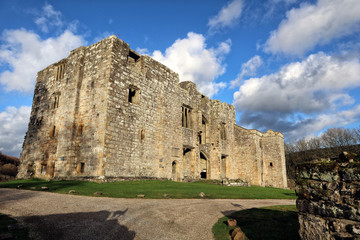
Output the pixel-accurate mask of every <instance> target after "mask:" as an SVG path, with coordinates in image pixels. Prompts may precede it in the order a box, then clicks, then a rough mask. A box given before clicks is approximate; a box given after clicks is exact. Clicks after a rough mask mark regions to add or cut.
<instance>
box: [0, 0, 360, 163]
mask: <svg viewBox="0 0 360 240" xmlns="http://www.w3.org/2000/svg"><path fill="white" fill-rule="evenodd" d="M110 35H116V36H118V37H119V38H120V39H122V40H124V41H125V42H127V43H129V44H130V47H131V48H132V49H134V50H136V51H138V52H139V53H141V54H147V55H149V56H152V57H153V58H155V59H156V60H158V61H160V62H162V63H163V64H165V65H167V66H168V67H170V68H171V69H173V70H174V71H176V72H178V73H179V75H180V81H193V82H195V83H196V84H197V86H198V89H199V91H201V92H202V93H204V94H206V95H208V96H210V97H211V98H213V99H219V100H221V101H225V102H227V103H229V104H234V105H235V107H236V111H237V122H238V124H239V125H240V126H243V127H246V128H256V129H258V130H260V131H266V130H267V129H273V130H275V131H281V132H282V133H283V134H284V136H285V139H286V140H292V139H296V138H300V137H307V136H313V135H319V134H321V132H323V131H324V130H326V129H327V128H331V127H359V126H360V121H359V117H360V41H359V40H360V1H359V0H318V1H301V0H263V1H251V0H229V1H223V0H199V1H184V0H181V1H180V0H173V1H165V0H158V1H145V0H138V1H133V0H131V1H109V0H108V1H107V0H104V1H95V0H93V1H91V0H79V1H69V0H63V1H51V0H49V1H39V0H36V1H35V0H27V1H20V0H0V89H1V94H0V151H1V152H3V153H6V154H9V155H14V156H19V154H20V152H21V146H22V142H23V138H24V135H25V132H26V130H27V124H28V121H29V115H30V111H31V104H32V95H33V91H34V86H35V80H36V73H37V72H38V71H39V70H41V69H43V68H45V67H46V66H48V65H50V64H52V63H54V62H56V61H58V60H60V59H62V58H64V57H66V56H67V55H68V53H69V51H71V50H72V49H74V48H77V47H79V46H88V45H90V44H93V43H95V42H97V41H99V40H101V39H103V38H105V37H108V36H110Z"/></svg>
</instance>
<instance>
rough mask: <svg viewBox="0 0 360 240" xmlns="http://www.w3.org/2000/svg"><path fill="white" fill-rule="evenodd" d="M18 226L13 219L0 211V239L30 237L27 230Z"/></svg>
mask: <svg viewBox="0 0 360 240" xmlns="http://www.w3.org/2000/svg"><path fill="white" fill-rule="evenodd" d="M9 226H10V229H9ZM19 226H20V225H18V223H17V221H16V220H15V219H13V218H11V217H9V216H7V215H5V214H1V213H0V239H24V240H27V239H30V238H29V232H28V230H27V229H26V228H22V227H19Z"/></svg>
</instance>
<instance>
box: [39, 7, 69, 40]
mask: <svg viewBox="0 0 360 240" xmlns="http://www.w3.org/2000/svg"><path fill="white" fill-rule="evenodd" d="M61 17H62V14H61V12H59V11H55V9H54V7H53V6H52V5H50V4H48V3H45V5H44V6H43V8H42V11H41V12H40V13H39V14H38V16H37V17H36V19H35V23H36V24H37V25H38V27H39V28H40V30H41V31H43V32H45V33H48V32H49V29H50V28H51V27H58V28H61V27H62V26H63V25H64V23H63V21H62V20H61Z"/></svg>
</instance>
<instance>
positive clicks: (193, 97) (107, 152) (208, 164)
mask: <svg viewBox="0 0 360 240" xmlns="http://www.w3.org/2000/svg"><path fill="white" fill-rule="evenodd" d="M235 123H236V120H235V109H234V107H233V106H232V105H229V104H227V103H223V102H220V101H218V100H211V99H210V98H208V97H207V96H205V95H203V94H201V93H200V92H198V91H197V89H196V85H195V84H194V83H192V82H180V81H179V76H178V74H177V73H175V72H173V71H172V70H170V69H169V68H167V67H166V66H164V65H162V64H160V63H159V62H157V61H155V60H154V59H152V58H151V57H149V56H145V55H144V56H141V55H139V54H138V53H136V52H135V51H133V50H131V49H130V48H129V45H128V44H127V43H125V42H123V41H122V40H120V39H118V38H117V37H115V36H111V37H109V38H106V39H104V40H102V41H100V42H98V43H95V44H93V45H91V46H88V47H79V48H77V49H75V50H73V51H71V52H70V54H69V56H68V57H67V58H65V59H62V60H60V61H59V62H57V63H55V64H53V65H50V66H48V67H47V68H45V69H44V70H42V71H40V72H39V73H38V76H37V80H36V86H35V91H34V98H33V105H32V112H31V117H30V122H29V128H28V131H27V133H26V136H25V141H24V145H23V151H22V154H21V162H22V163H21V167H20V170H19V174H18V177H20V178H28V177H39V178H45V179H51V178H58V179H79V178H84V179H91V178H92V179H124V178H125V179H126V178H159V179H173V180H176V181H183V180H192V179H225V178H226V179H241V180H243V181H246V182H248V183H250V184H252V185H259V186H273V187H282V188H285V187H287V178H286V169H285V155H284V140H283V135H282V134H281V133H279V132H274V131H272V130H269V131H267V132H266V133H261V132H259V131H257V130H247V129H244V128H242V127H240V126H238V125H236V124H235Z"/></svg>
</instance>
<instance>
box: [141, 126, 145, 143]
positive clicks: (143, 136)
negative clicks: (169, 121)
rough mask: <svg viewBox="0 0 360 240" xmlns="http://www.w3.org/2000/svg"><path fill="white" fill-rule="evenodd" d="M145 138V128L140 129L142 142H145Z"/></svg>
mask: <svg viewBox="0 0 360 240" xmlns="http://www.w3.org/2000/svg"><path fill="white" fill-rule="evenodd" d="M144 140H145V129H141V130H140V142H141V143H142V142H144Z"/></svg>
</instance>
